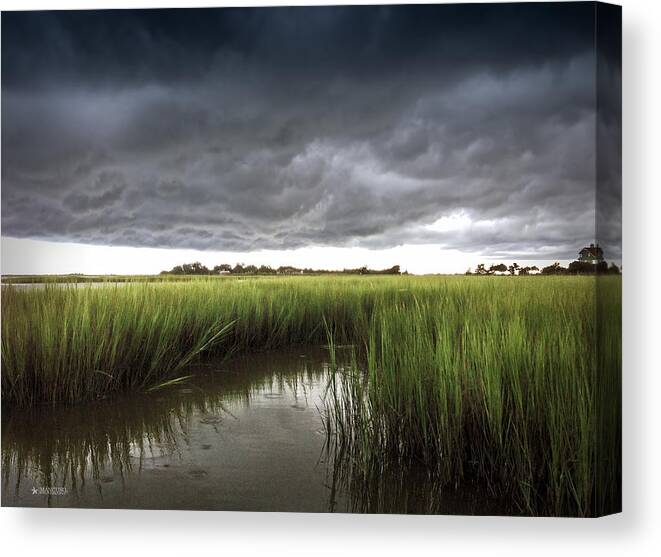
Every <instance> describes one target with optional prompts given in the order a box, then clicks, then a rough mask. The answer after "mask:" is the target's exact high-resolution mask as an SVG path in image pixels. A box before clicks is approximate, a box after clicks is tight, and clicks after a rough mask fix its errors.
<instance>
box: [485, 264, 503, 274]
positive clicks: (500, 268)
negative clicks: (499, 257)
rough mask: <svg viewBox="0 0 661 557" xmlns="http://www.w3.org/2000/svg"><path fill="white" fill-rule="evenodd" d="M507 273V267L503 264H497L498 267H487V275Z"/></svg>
mask: <svg viewBox="0 0 661 557" xmlns="http://www.w3.org/2000/svg"><path fill="white" fill-rule="evenodd" d="M505 271H507V267H506V266H505V264H504V263H498V265H491V267H489V274H490V275H493V274H494V273H504V272H505Z"/></svg>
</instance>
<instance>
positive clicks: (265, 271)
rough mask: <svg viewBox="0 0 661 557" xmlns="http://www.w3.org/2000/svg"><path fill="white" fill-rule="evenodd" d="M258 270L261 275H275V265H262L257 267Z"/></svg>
mask: <svg viewBox="0 0 661 557" xmlns="http://www.w3.org/2000/svg"><path fill="white" fill-rule="evenodd" d="M257 272H258V273H259V274H260V275H274V274H275V269H273V267H270V266H269V265H261V266H260V267H259V269H257Z"/></svg>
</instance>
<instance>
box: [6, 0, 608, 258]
mask: <svg viewBox="0 0 661 557" xmlns="http://www.w3.org/2000/svg"><path fill="white" fill-rule="evenodd" d="M592 14H593V8H592V7H591V5H587V4H586V5H583V4H564V5H543V4H539V5H531V4H523V5H517V6H511V5H494V6H487V5H481V6H438V7H434V6H430V7H363V8H356V7H354V8H313V9H310V8H308V9H306V8H281V9H257V10H239V9H236V10H186V11H181V10H177V11H159V10H155V11H131V12H129V11H115V12H59V13H24V14H3V20H2V74H3V75H2V82H3V90H2V120H3V128H2V233H3V235H8V236H13V237H18V238H38V239H48V240H57V241H73V242H81V243H92V244H102V245H122V246H149V247H172V248H191V249H204V250H220V251H242V252H245V251H251V250H263V249H266V250H279V249H295V248H300V247H304V246H315V245H318V246H358V247H367V248H373V249H381V248H390V247H393V246H397V245H402V244H438V246H439V247H441V248H445V249H457V250H461V251H469V252H476V253H485V254H486V253H488V254H493V255H496V256H502V257H503V258H512V257H518V258H526V257H529V258H532V259H540V258H549V259H552V258H558V259H567V258H571V257H573V256H574V255H575V253H576V251H577V247H580V245H582V244H584V243H585V242H589V241H592V240H593V239H594V236H595V179H596V177H595V143H594V142H595V126H596V121H595V120H596V115H595V98H594V90H595V72H594V65H595V52H594V37H593V23H594V20H593V19H592ZM617 244H618V241H617V238H616V241H614V242H613V245H614V246H616V245H617ZM614 249H617V248H614ZM540 255H543V256H544V257H540ZM612 255H613V256H619V254H612Z"/></svg>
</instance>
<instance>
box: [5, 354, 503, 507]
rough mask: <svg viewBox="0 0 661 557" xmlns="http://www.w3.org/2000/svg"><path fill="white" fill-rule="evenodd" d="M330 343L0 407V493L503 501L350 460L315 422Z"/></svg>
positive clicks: (105, 500) (202, 503)
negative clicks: (170, 378)
mask: <svg viewBox="0 0 661 557" xmlns="http://www.w3.org/2000/svg"><path fill="white" fill-rule="evenodd" d="M327 356H328V354H327V352H326V351H325V350H324V349H323V348H321V347H319V348H310V347H305V348H298V349H294V350H293V351H287V352H266V353H259V354H253V355H249V356H245V357H241V358H236V359H233V360H230V361H225V362H218V363H208V364H205V365H199V366H197V367H196V368H194V369H192V370H190V371H192V372H193V373H194V377H193V378H192V379H190V380H189V381H187V382H186V383H184V384H180V385H173V386H170V387H165V388H162V389H160V390H157V391H153V392H150V393H144V392H143V393H134V394H130V395H122V396H116V397H113V398H111V399H107V400H102V401H97V402H94V403H88V404H80V405H75V406H64V405H62V406H57V407H49V406H41V407H36V408H32V409H29V410H25V409H20V410H19V409H6V408H3V415H2V505H3V506H29V507H48V506H50V507H102V508H130V509H197V510H232V511H239V510H244V511H296V512H381V513H384V512H385V513H443V514H500V513H499V510H501V507H500V505H498V504H496V502H494V501H492V500H490V499H489V497H488V496H486V494H485V492H484V490H480V489H477V488H466V487H463V488H462V489H461V490H457V489H455V488H449V487H447V486H441V485H439V484H438V482H436V481H434V479H433V478H432V477H431V476H430V475H429V474H428V473H427V472H426V471H424V470H415V469H412V468H410V467H407V468H406V469H403V468H402V467H401V466H397V465H394V466H391V465H387V463H384V466H383V467H382V468H380V469H379V470H378V471H377V473H376V474H364V473H360V474H357V473H355V470H354V468H353V467H352V466H351V463H350V462H348V460H347V459H346V458H344V457H343V456H342V455H338V454H337V453H336V452H335V451H333V450H332V449H331V448H330V447H331V446H332V443H330V444H329V443H328V436H327V435H326V432H325V430H324V427H323V419H322V417H323V413H324V395H325V387H326V384H327V381H328V378H329V373H330V371H329V366H328V364H327Z"/></svg>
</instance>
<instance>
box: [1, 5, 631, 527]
mask: <svg viewBox="0 0 661 557" xmlns="http://www.w3.org/2000/svg"><path fill="white" fill-rule="evenodd" d="M620 45H621V9H620V7H619V6H614V5H608V4H603V3H594V2H569V3H511V4H509V3H502V4H447V5H443V4H436V5H388V6H380V5H373V6H324V7H309V6H308V7H286V6H280V7H268V8H266V7H264V8H222V7H219V8H205V9H193V8H181V9H149V10H88V11H32V12H5V13H3V14H2V144H1V147H2V292H1V295H2V346H1V350H2V381H1V386H2V459H1V465H2V474H1V487H2V505H3V506H13V507H69V508H112V509H191V510H218V511H287V512H315V513H322V512H342V513H395V514H397V513H401V514H403V513H411V514H463V515H514V516H552V517H559V516H563V517H597V516H602V515H606V514H610V513H616V512H619V511H620V510H621V464H620V463H621V442H622V440H621V397H620V393H621V320H620V315H621V284H622V272H623V269H622V250H621V55H620V51H621V46H620Z"/></svg>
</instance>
